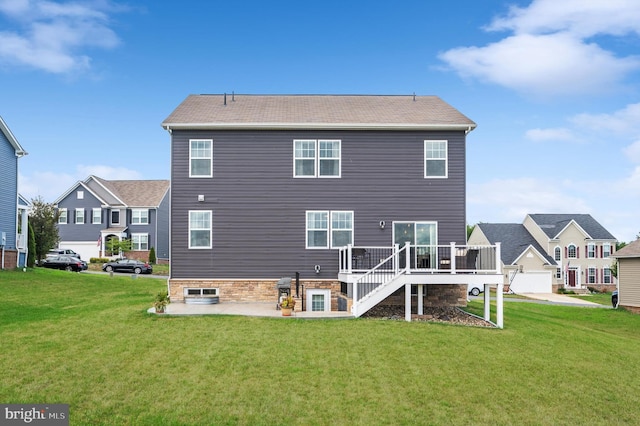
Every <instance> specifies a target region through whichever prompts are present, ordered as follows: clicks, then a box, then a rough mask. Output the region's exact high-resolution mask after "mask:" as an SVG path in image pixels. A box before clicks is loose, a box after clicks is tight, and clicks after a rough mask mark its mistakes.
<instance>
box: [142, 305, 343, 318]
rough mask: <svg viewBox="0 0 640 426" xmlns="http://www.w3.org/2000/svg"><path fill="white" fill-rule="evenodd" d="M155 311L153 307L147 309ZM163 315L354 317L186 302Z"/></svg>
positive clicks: (168, 309)
mask: <svg viewBox="0 0 640 426" xmlns="http://www.w3.org/2000/svg"><path fill="white" fill-rule="evenodd" d="M147 312H149V313H152V314H153V313H155V309H154V308H149V309H148V310H147ZM164 315H243V316H248V317H279V318H316V319H317V318H354V316H353V315H352V314H351V313H349V312H342V311H331V312H311V311H297V312H293V313H292V315H291V316H290V317H283V316H282V311H279V310H276V305H275V303H231V302H227V303H224V302H223V303H216V304H214V305H192V304H186V303H170V304H169V305H167V307H166V309H165V313H164Z"/></svg>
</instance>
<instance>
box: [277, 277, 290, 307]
mask: <svg viewBox="0 0 640 426" xmlns="http://www.w3.org/2000/svg"><path fill="white" fill-rule="evenodd" d="M276 289H277V290H278V301H277V302H276V310H279V309H280V302H281V301H282V299H285V298H287V297H289V296H291V278H290V277H283V278H280V279H279V280H278V283H277V284H276Z"/></svg>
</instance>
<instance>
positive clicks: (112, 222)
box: [109, 209, 122, 225]
mask: <svg viewBox="0 0 640 426" xmlns="http://www.w3.org/2000/svg"><path fill="white" fill-rule="evenodd" d="M114 212H118V221H117V222H114V221H113V213H114ZM109 216H110V217H109V222H110V223H111V225H120V222H121V221H122V218H121V216H122V212H121V211H120V210H119V209H115V210H111V212H109Z"/></svg>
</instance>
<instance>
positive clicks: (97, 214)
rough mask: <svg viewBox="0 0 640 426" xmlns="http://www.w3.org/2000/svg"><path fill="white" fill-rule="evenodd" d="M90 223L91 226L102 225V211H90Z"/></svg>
mask: <svg viewBox="0 0 640 426" xmlns="http://www.w3.org/2000/svg"><path fill="white" fill-rule="evenodd" d="M91 223H93V224H99V223H102V209H93V210H91Z"/></svg>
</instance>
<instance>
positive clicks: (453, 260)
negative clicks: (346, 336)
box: [449, 242, 456, 274]
mask: <svg viewBox="0 0 640 426" xmlns="http://www.w3.org/2000/svg"><path fill="white" fill-rule="evenodd" d="M449 244H450V245H451V248H450V249H449V250H451V253H450V254H449V258H450V259H451V260H450V262H451V264H450V265H449V267H450V269H451V270H450V271H449V273H451V274H455V273H456V243H455V242H450V243H449Z"/></svg>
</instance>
